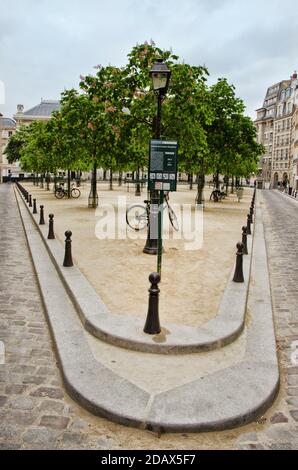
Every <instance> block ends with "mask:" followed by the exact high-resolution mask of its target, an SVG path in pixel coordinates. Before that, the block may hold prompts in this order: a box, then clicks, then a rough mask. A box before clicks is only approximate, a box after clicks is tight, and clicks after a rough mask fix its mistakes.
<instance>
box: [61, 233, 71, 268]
mask: <svg viewBox="0 0 298 470" xmlns="http://www.w3.org/2000/svg"><path fill="white" fill-rule="evenodd" d="M65 236H66V239H65V255H64V261H63V266H66V267H70V266H73V262H72V256H71V239H70V238H71V236H72V232H71V231H70V230H67V231H66V232H65Z"/></svg>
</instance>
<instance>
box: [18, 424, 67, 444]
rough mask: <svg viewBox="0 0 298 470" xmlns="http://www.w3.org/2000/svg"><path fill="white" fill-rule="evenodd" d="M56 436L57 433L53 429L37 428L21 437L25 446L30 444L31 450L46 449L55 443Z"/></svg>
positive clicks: (29, 430)
mask: <svg viewBox="0 0 298 470" xmlns="http://www.w3.org/2000/svg"><path fill="white" fill-rule="evenodd" d="M58 436H59V432H58V431H55V430H54V429H48V428H40V427H38V428H32V429H28V430H27V431H26V432H25V434H24V436H23V440H24V442H25V443H26V444H31V448H37V447H41V448H44V449H48V448H49V447H50V446H51V445H53V444H54V443H55V441H56V439H57V437H58Z"/></svg>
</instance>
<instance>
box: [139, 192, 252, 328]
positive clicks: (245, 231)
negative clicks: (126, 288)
mask: <svg viewBox="0 0 298 470" xmlns="http://www.w3.org/2000/svg"><path fill="white" fill-rule="evenodd" d="M255 198H256V189H255V190H254V193H253V197H252V200H251V206H250V210H249V214H247V224H246V226H243V227H242V242H238V243H237V245H236V247H237V253H236V266H235V272H234V276H233V282H244V275H243V255H247V254H248V249H247V236H248V235H251V233H252V232H251V225H252V224H253V223H254V220H253V215H254V206H255ZM149 281H150V283H151V287H150V289H149V304H148V313H147V318H146V323H145V326H144V330H143V331H144V333H147V334H149V335H156V334H158V333H160V332H161V327H160V322H159V292H160V289H159V287H158V284H159V282H160V275H159V274H158V273H151V274H150V276H149Z"/></svg>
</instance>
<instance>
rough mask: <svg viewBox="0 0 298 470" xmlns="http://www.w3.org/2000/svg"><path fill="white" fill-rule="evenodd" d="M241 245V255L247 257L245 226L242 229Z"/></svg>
mask: <svg viewBox="0 0 298 470" xmlns="http://www.w3.org/2000/svg"><path fill="white" fill-rule="evenodd" d="M242 244H243V254H244V255H248V250H247V227H245V225H244V226H243V227H242Z"/></svg>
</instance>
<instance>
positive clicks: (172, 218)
mask: <svg viewBox="0 0 298 470" xmlns="http://www.w3.org/2000/svg"><path fill="white" fill-rule="evenodd" d="M168 211H169V219H170V222H171V225H172V227H173V229H174V230H176V232H178V230H179V224H178V219H177V216H176V214H175V212H174V211H173V209H172V208H171V206H169V205H168Z"/></svg>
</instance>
